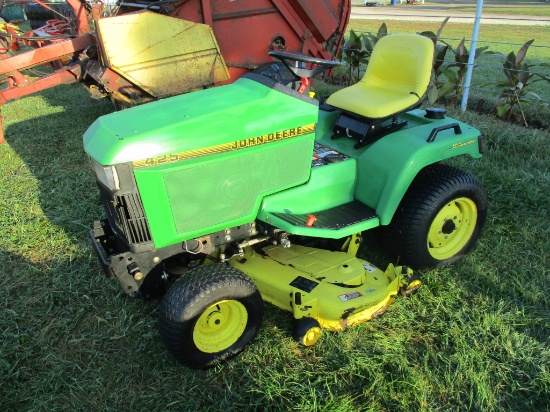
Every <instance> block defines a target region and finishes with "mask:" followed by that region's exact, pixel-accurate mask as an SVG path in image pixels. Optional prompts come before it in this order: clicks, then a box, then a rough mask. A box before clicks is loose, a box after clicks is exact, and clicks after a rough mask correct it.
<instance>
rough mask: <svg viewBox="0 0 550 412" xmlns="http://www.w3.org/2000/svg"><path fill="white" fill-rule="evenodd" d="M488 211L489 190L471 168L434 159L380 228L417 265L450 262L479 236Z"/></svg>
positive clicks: (392, 248) (406, 260)
mask: <svg viewBox="0 0 550 412" xmlns="http://www.w3.org/2000/svg"><path fill="white" fill-rule="evenodd" d="M486 216H487V194H486V193H485V190H484V189H483V186H482V185H481V183H480V182H479V181H478V180H477V179H476V178H475V177H474V176H473V175H471V174H469V173H466V172H464V171H462V170H460V169H456V168H454V167H451V166H447V165H442V164H434V165H431V166H428V167H426V168H425V169H423V170H422V171H420V173H419V174H418V176H417V177H416V178H415V180H414V181H413V183H412V184H411V186H410V187H409V189H408V190H407V193H406V194H405V196H404V197H403V200H402V201H401V204H400V205H399V208H398V209H397V211H396V213H395V215H394V217H393V219H392V222H391V224H390V225H389V226H387V227H385V228H383V229H382V235H383V240H384V243H385V244H386V245H387V247H388V249H389V250H390V251H391V252H393V254H394V255H397V256H399V258H400V259H401V262H403V263H406V264H407V265H410V266H411V267H413V268H415V269H425V268H433V267H438V266H441V265H444V264H447V263H451V262H454V261H456V260H458V259H460V258H461V257H462V256H464V255H465V254H466V253H468V252H469V251H470V250H471V249H472V248H473V246H474V245H475V243H476V242H477V240H478V238H479V236H480V234H481V230H482V228H483V225H484V223H485V218H486Z"/></svg>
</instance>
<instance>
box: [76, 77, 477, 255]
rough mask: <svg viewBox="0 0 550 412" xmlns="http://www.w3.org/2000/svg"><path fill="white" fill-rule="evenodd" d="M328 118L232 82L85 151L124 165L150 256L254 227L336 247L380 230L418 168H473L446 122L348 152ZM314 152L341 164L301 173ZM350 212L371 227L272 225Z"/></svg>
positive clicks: (94, 137) (90, 136) (122, 118)
mask: <svg viewBox="0 0 550 412" xmlns="http://www.w3.org/2000/svg"><path fill="white" fill-rule="evenodd" d="M285 90H286V89H285ZM289 93H290V92H289ZM338 115H339V111H338V110H334V111H331V112H328V111H323V110H321V111H319V110H318V107H317V106H316V105H314V104H312V103H311V102H310V101H306V100H305V99H303V98H297V97H296V96H293V95H291V94H287V93H282V92H279V91H277V90H275V89H273V88H270V87H268V86H266V85H263V84H261V83H259V82H256V81H254V80H251V79H247V78H241V79H239V80H237V81H236V82H235V83H233V84H231V85H228V86H222V87H217V88H213V89H208V90H203V91H200V92H196V93H190V94H186V95H181V96H176V97H173V98H170V99H165V100H161V101H158V102H153V103H150V104H147V105H143V106H138V107H135V108H132V109H129V110H124V111H122V112H118V113H113V114H111V115H108V116H104V117H101V118H100V119H98V120H97V121H96V122H95V123H94V124H93V125H92V126H91V127H90V129H88V131H87V132H86V134H85V136H84V143H85V149H86V151H87V153H88V154H89V155H90V156H91V157H92V158H93V159H94V160H96V161H97V162H99V163H100V164H101V165H104V166H108V165H115V164H120V163H132V164H133V166H134V176H135V180H136V183H137V188H138V190H139V195H140V197H141V200H142V203H143V208H144V211H145V215H146V218H147V222H148V224H149V227H150V230H151V234H152V237H153V242H154V244H155V247H157V248H160V247H165V246H170V245H174V244H177V243H181V242H183V241H185V240H189V239H192V238H196V237H200V236H205V235H209V234H212V233H214V232H217V231H221V230H225V229H228V228H231V227H235V226H239V225H243V224H245V223H249V222H252V221H254V220H255V219H260V220H263V221H265V222H267V223H269V224H271V225H273V226H275V227H278V228H280V229H282V230H285V231H287V232H289V233H292V234H298V235H305V236H313V237H325V238H333V239H338V238H343V237H345V236H349V235H353V234H355V233H358V232H361V231H364V230H368V229H371V228H374V227H376V226H379V225H387V224H389V223H390V222H391V219H392V217H393V215H394V213H395V210H396V209H397V207H398V205H399V203H400V202H401V199H402V198H403V196H404V194H405V192H406V190H407V188H408V187H409V185H410V183H411V182H412V180H413V179H414V178H415V176H416V175H417V174H418V172H419V171H420V170H421V169H422V168H424V167H426V166H428V165H430V164H433V163H436V162H439V161H441V160H444V159H447V158H450V157H453V156H458V155H463V154H468V155H470V156H472V157H480V156H481V154H480V153H479V146H478V136H479V135H480V133H479V131H477V130H475V129H474V128H472V127H470V126H468V125H466V124H464V123H461V122H457V121H456V120H454V119H451V118H444V119H438V120H432V119H427V118H425V117H424V115H425V112H424V111H422V110H413V111H411V112H409V113H406V114H403V115H401V116H400V118H401V119H403V120H406V121H407V122H408V124H407V126H406V127H404V128H403V129H401V130H399V131H397V132H394V133H392V134H389V135H387V136H384V137H383V138H381V139H379V140H377V141H376V142H374V143H372V144H369V145H366V146H364V147H361V148H359V149H355V148H354V145H355V143H356V140H355V139H352V138H348V137H342V138H339V139H336V140H332V139H331V136H332V134H333V132H332V130H333V126H334V123H335V122H336V120H337V118H338ZM452 123H458V124H459V125H460V127H461V129H462V134H458V135H456V134H455V132H454V130H453V129H449V130H444V131H441V132H439V134H438V135H437V137H436V139H435V141H434V142H431V143H429V142H427V139H428V136H429V134H430V132H431V131H432V130H433V129H434V128H436V127H441V126H445V125H449V124H452ZM315 125H316V126H315ZM314 128H315V129H314ZM292 130H294V131H293V132H291V131H292ZM296 130H300V131H299V132H296ZM313 130H315V134H314V133H313ZM289 133H290V134H289ZM275 135H277V136H278V137H277V139H275V140H273V139H271V140H269V139H268V136H275ZM314 140H315V141H317V142H318V143H321V144H322V145H324V146H327V147H328V148H332V149H334V150H336V151H338V152H340V153H342V154H344V155H345V156H347V157H348V158H346V159H345V160H343V161H341V162H337V163H331V164H327V165H324V166H319V167H315V168H312V167H311V165H312V152H313V146H314ZM351 201H359V202H362V203H363V204H365V205H366V206H368V207H370V208H372V209H374V211H375V212H376V217H371V218H369V219H368V220H364V221H362V222H359V223H355V224H352V225H350V226H347V227H342V228H340V229H338V230H330V229H323V228H320V227H315V226H313V227H305V226H295V225H292V224H290V223H288V222H286V221H283V220H282V219H280V218H278V217H277V216H274V215H273V213H291V214H308V213H312V214H314V213H316V212H320V211H323V210H327V209H331V208H334V207H337V206H340V205H344V204H347V203H349V202H351Z"/></svg>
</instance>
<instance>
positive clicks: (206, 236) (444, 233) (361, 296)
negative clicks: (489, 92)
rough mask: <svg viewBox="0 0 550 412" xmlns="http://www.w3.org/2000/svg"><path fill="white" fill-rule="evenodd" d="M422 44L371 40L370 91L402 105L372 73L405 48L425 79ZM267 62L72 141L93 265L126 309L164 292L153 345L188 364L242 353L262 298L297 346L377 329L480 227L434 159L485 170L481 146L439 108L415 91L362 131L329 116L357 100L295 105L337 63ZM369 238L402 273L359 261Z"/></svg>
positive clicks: (357, 123) (470, 191) (478, 193)
mask: <svg viewBox="0 0 550 412" xmlns="http://www.w3.org/2000/svg"><path fill="white" fill-rule="evenodd" d="M394 40H397V43H398V44H397V46H396V43H395V42H394ZM426 42H428V43H430V45H431V41H430V40H427V39H426V38H423V37H421V36H417V35H399V36H397V35H396V36H395V37H394V36H388V40H387V41H384V42H382V41H381V42H379V44H378V45H377V46H376V47H377V48H376V49H375V52H373V59H372V60H371V62H370V63H369V67H371V65H373V67H375V68H376V70H375V75H376V76H381V75H383V74H384V73H393V74H395V76H393V77H392V78H387V79H382V78H378V79H375V82H374V84H375V86H376V85H384V87H386V88H387V89H388V90H394V92H393V95H394V96H396V95H397V94H398V93H397V92H395V90H401V91H402V90H403V89H404V88H405V87H408V86H407V85H409V84H410V82H409V80H410V79H405V80H403V79H402V78H401V77H400V76H399V73H400V72H399V71H395V70H393V69H392V70H389V69H388V70H384V68H383V67H379V66H378V65H379V64H382V65H383V63H384V61H385V62H386V64H389V65H391V66H392V67H393V65H395V63H396V62H395V58H396V57H393V58H387V56H388V55H389V54H391V53H389V54H388V53H386V52H387V51H386V50H385V49H383V48H384V47H386V46H387V47H389V48H390V49H391V48H392V47H393V48H396V47H397V49H399V48H403V47H405V49H406V50H401V52H400V53H398V54H401V55H405V54H406V56H407V59H409V61H410V62H414V61H415V59H416V60H418V62H417V63H418V65H419V67H421V68H424V69H423V70H419V76H421V77H422V79H425V77H426V73H425V71H429V70H431V69H430V67H431V66H430V64H426V61H427V62H428V63H429V62H431V59H432V56H433V46H431V49H430V48H427V47H426V45H427V44H428V43H426ZM380 48H382V49H380ZM426 49H428V51H431V52H429V53H424V54H418V55H417V54H416V51H417V50H426ZM405 52H406V53H405ZM270 55H271V56H273V57H275V58H277V59H280V60H281V61H282V63H279V62H273V63H271V64H268V65H264V66H260V67H259V68H258V69H257V70H255V71H254V72H252V73H250V74H247V75H245V76H243V77H241V78H240V79H238V80H237V81H235V82H234V83H233V84H230V85H226V86H220V87H217V88H213V89H207V90H202V91H198V92H194V93H189V94H186V95H181V96H176V97H172V98H169V99H165V100H162V101H158V102H153V103H149V104H146V105H142V106H139V107H135V108H132V109H129V110H125V111H122V112H119V113H115V114H111V115H108V116H104V117H102V118H100V119H98V120H97V121H96V122H95V123H94V124H93V125H92V126H91V127H90V129H89V130H88V131H87V132H86V134H85V136H84V145H85V149H86V152H87V153H88V154H89V156H90V158H91V161H92V165H93V167H94V170H95V173H96V176H97V181H98V186H99V189H100V193H101V197H102V200H103V204H104V208H105V211H106V215H107V217H106V218H105V219H103V220H101V221H96V222H95V223H94V228H93V230H92V233H91V234H92V240H93V242H94V245H95V249H96V252H97V254H98V256H99V257H100V259H101V262H102V264H103V267H104V269H105V271H106V273H107V274H108V275H109V276H110V277H116V278H117V279H118V280H119V281H120V283H121V284H122V286H123V288H124V290H125V291H126V293H128V294H130V295H132V296H142V297H148V296H154V295H158V294H163V293H165V296H164V300H163V303H162V306H161V309H160V319H159V327H160V335H161V338H162V340H163V342H164V343H165V346H166V347H167V349H168V351H169V352H170V353H172V355H174V357H175V358H176V359H178V360H179V361H181V362H183V363H184V364H186V365H188V366H191V367H195V368H202V367H208V366H211V365H213V364H215V363H217V362H219V361H221V360H223V359H226V358H229V357H231V356H233V355H235V354H237V353H238V352H240V351H241V350H242V349H243V348H244V347H245V346H246V345H247V344H248V343H249V342H251V341H252V339H253V338H254V337H255V336H256V334H257V333H258V330H259V328H260V326H261V322H262V316H263V300H265V301H267V302H270V303H272V304H274V305H275V306H277V307H280V308H282V309H284V310H287V311H289V312H291V313H292V315H293V317H294V319H295V320H296V325H295V327H294V332H293V335H294V338H295V339H296V340H297V341H298V342H300V343H301V344H303V345H306V346H309V345H312V344H314V343H315V342H316V341H317V339H318V338H319V337H320V335H321V330H322V329H327V330H331V331H339V330H342V329H345V328H346V327H349V326H353V325H356V324H358V323H361V322H364V321H367V320H369V319H371V318H373V317H375V316H377V315H379V314H380V313H382V312H383V311H385V310H386V308H387V307H388V305H389V304H391V302H392V301H393V300H394V299H395V298H396V297H397V296H398V295H404V296H407V295H410V294H412V293H413V292H415V291H416V290H417V289H418V288H419V287H420V285H421V281H420V279H419V277H418V275H417V274H416V273H414V272H413V271H412V270H411V269H410V268H409V267H408V266H405V264H406V265H411V267H418V268H427V267H435V266H439V265H442V264H447V263H450V262H453V261H455V260H457V259H459V258H460V257H461V256H463V255H464V254H466V253H467V252H468V251H469V250H470V249H471V248H472V247H473V245H474V244H475V242H476V240H477V238H478V237H479V235H480V232H481V228H482V227H483V224H484V221H485V216H486V208H487V199H486V194H485V191H484V190H483V187H482V186H481V184H480V183H479V182H478V181H477V179H475V177H473V176H472V175H470V174H468V173H465V172H463V171H461V170H458V169H455V168H453V167H450V166H447V165H444V164H441V163H440V162H441V161H443V160H445V159H449V158H451V157H455V156H459V155H469V156H471V157H473V158H479V157H481V148H482V145H481V136H480V133H479V131H477V130H475V129H474V128H472V127H470V126H468V125H466V124H464V123H461V122H459V121H456V120H454V119H450V118H448V117H445V116H444V113H443V112H441V111H439V110H431V109H428V110H426V111H424V110H419V109H412V108H411V106H412V107H416V106H418V104H419V103H420V102H421V101H422V98H423V95H424V93H425V91H426V90H425V89H426V88H427V84H424V83H425V82H423V83H422V82H421V83H422V84H421V86H419V87H418V88H417V89H415V90H412V91H414V92H415V94H418V96H415V95H413V99H412V103H406V104H404V106H403V107H401V108H400V109H396V110H391V109H388V111H387V112H384V113H378V114H377V115H376V116H374V117H370V116H371V115H370V113H371V112H369V111H368V110H360V111H358V110H354V109H353V107H347V106H346V107H339V106H341V104H339V102H341V101H342V100H341V99H340V98H339V97H338V95H339V94H342V93H344V94H346V93H351V94H350V95H354V94H355V91H354V90H353V89H352V90H351V92H350V91H349V90H347V89H344V90H343V91H340V92H337V93H336V95H335V96H336V97H334V98H329V100H328V103H329V104H327V103H322V104H320V105H319V102H318V101H317V100H315V99H313V98H310V97H308V96H307V95H305V94H302V93H300V92H304V91H305V90H307V87H304V85H307V84H309V80H308V78H309V77H311V76H312V75H314V74H315V73H318V72H319V71H320V70H323V69H328V68H332V67H335V66H336V65H337V64H338V63H335V62H332V61H328V60H322V59H318V58H314V57H311V56H304V55H300V54H292V53H285V52H278V51H272V52H270ZM376 56H386V57H382V58H381V60H380V61H377V57H376ZM394 56H396V55H395V54H394ZM292 61H296V62H299V63H298V64H297V65H295V64H293V63H292ZM372 74H373V73H369V71H368V70H367V77H369V76H370V77H372V76H371V75H372ZM428 77H429V75H428ZM371 81H372V79H370V80H369V79H367V80H366V82H367V85H366V86H365V87H364V89H365V90H362V91H361V92H362V93H363V92H365V93H366V94H361V96H362V97H361V99H363V100H364V104H365V105H370V106H375V105H376V103H377V99H381V97H380V96H381V94H380V93H382V91H380V90H377V91H376V92H375V93H374V94H369V93H370V92H369V88H370V87H371V86H370V85H371V84H372V83H368V82H371ZM353 87H356V86H352V88H353ZM360 87H363V86H360ZM392 88H393V89H392ZM296 89H298V91H296ZM350 89H351V88H350ZM389 95H392V93H389ZM405 95H406V96H405V97H406V99H405V100H407V99H409V95H408V93H405ZM369 96H374V97H369ZM370 99H372V100H370ZM363 100H361V101H357V102H355V103H354V104H361V102H362V101H363ZM409 100H410V99H409ZM407 101H408V100H407ZM331 103H332V104H331ZM386 103H389V101H386ZM397 106H398V105H391V104H389V106H388V107H390V108H391V107H393V108H395V107H397ZM403 109H406V110H408V111H403ZM396 124H398V125H399V127H393V126H395V125H396ZM372 130H374V131H372ZM376 227H379V228H380V231H381V237H382V239H383V240H384V242H385V244H386V245H387V246H389V249H390V251H391V252H392V253H393V254H394V255H395V256H396V258H398V259H399V261H400V262H402V263H403V265H402V266H397V267H394V265H393V264H389V265H388V266H387V268H386V269H385V270H381V269H378V268H377V267H375V266H374V265H372V264H371V263H369V262H368V261H366V260H364V259H361V258H358V257H356V254H357V251H358V249H359V247H360V244H361V236H360V233H361V232H363V231H366V230H369V229H373V228H376Z"/></svg>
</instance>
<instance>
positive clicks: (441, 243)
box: [427, 197, 477, 260]
mask: <svg viewBox="0 0 550 412" xmlns="http://www.w3.org/2000/svg"><path fill="white" fill-rule="evenodd" d="M476 223H477V207H476V204H475V203H474V201H473V200H471V199H468V198H467V197H460V198H457V199H454V200H452V201H450V202H449V203H447V204H446V205H445V206H443V208H442V209H441V210H440V211H439V212H438V213H437V215H436V217H435V219H434V220H433V222H432V224H431V226H430V229H429V231H428V239H427V241H428V251H429V253H430V255H431V256H432V257H433V258H434V259H438V260H445V259H449V258H451V257H453V256H455V255H456V254H457V253H459V252H460V251H461V250H462V249H463V248H464V246H466V244H467V243H468V241H469V240H470V239H471V238H472V235H473V233H474V230H475V227H476Z"/></svg>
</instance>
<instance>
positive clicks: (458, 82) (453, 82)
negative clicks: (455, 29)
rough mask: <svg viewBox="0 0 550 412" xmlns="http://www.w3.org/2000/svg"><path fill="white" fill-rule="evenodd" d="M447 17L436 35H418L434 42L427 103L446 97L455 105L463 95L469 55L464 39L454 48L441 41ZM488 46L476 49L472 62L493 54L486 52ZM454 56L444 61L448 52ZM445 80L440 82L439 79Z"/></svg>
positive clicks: (427, 33)
mask: <svg viewBox="0 0 550 412" xmlns="http://www.w3.org/2000/svg"><path fill="white" fill-rule="evenodd" d="M448 20H449V17H447V18H446V19H445V20H443V23H442V24H441V26H440V27H439V30H438V31H437V33H433V32H431V31H425V32H422V33H420V34H421V35H423V36H426V37H429V38H431V39H432V41H433V42H434V47H435V52H434V65H433V72H434V73H433V76H434V77H433V83H432V85H431V86H430V88H429V89H428V101H429V102H430V103H434V102H436V101H437V100H438V99H440V98H443V97H446V98H448V99H449V100H450V101H451V102H452V103H454V104H457V103H458V100H459V99H460V97H461V96H462V95H463V94H464V77H465V76H466V72H467V71H468V60H469V58H470V53H469V51H468V49H467V48H466V45H465V42H466V39H465V38H462V40H461V41H460V43H459V44H458V46H457V47H456V48H453V47H452V46H451V45H450V44H449V43H447V42H446V41H444V40H442V39H441V32H442V31H443V28H444V27H445V24H447V21H448ZM487 49H488V46H484V47H478V48H477V49H476V50H475V55H474V60H475V59H477V58H478V57H480V56H481V55H482V54H493V53H494V52H492V51H488V50H487ZM449 50H450V51H451V52H452V53H453V54H454V62H447V61H445V57H446V55H447V52H448V51H449ZM442 75H443V77H444V78H445V79H444V80H441V77H442Z"/></svg>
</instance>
